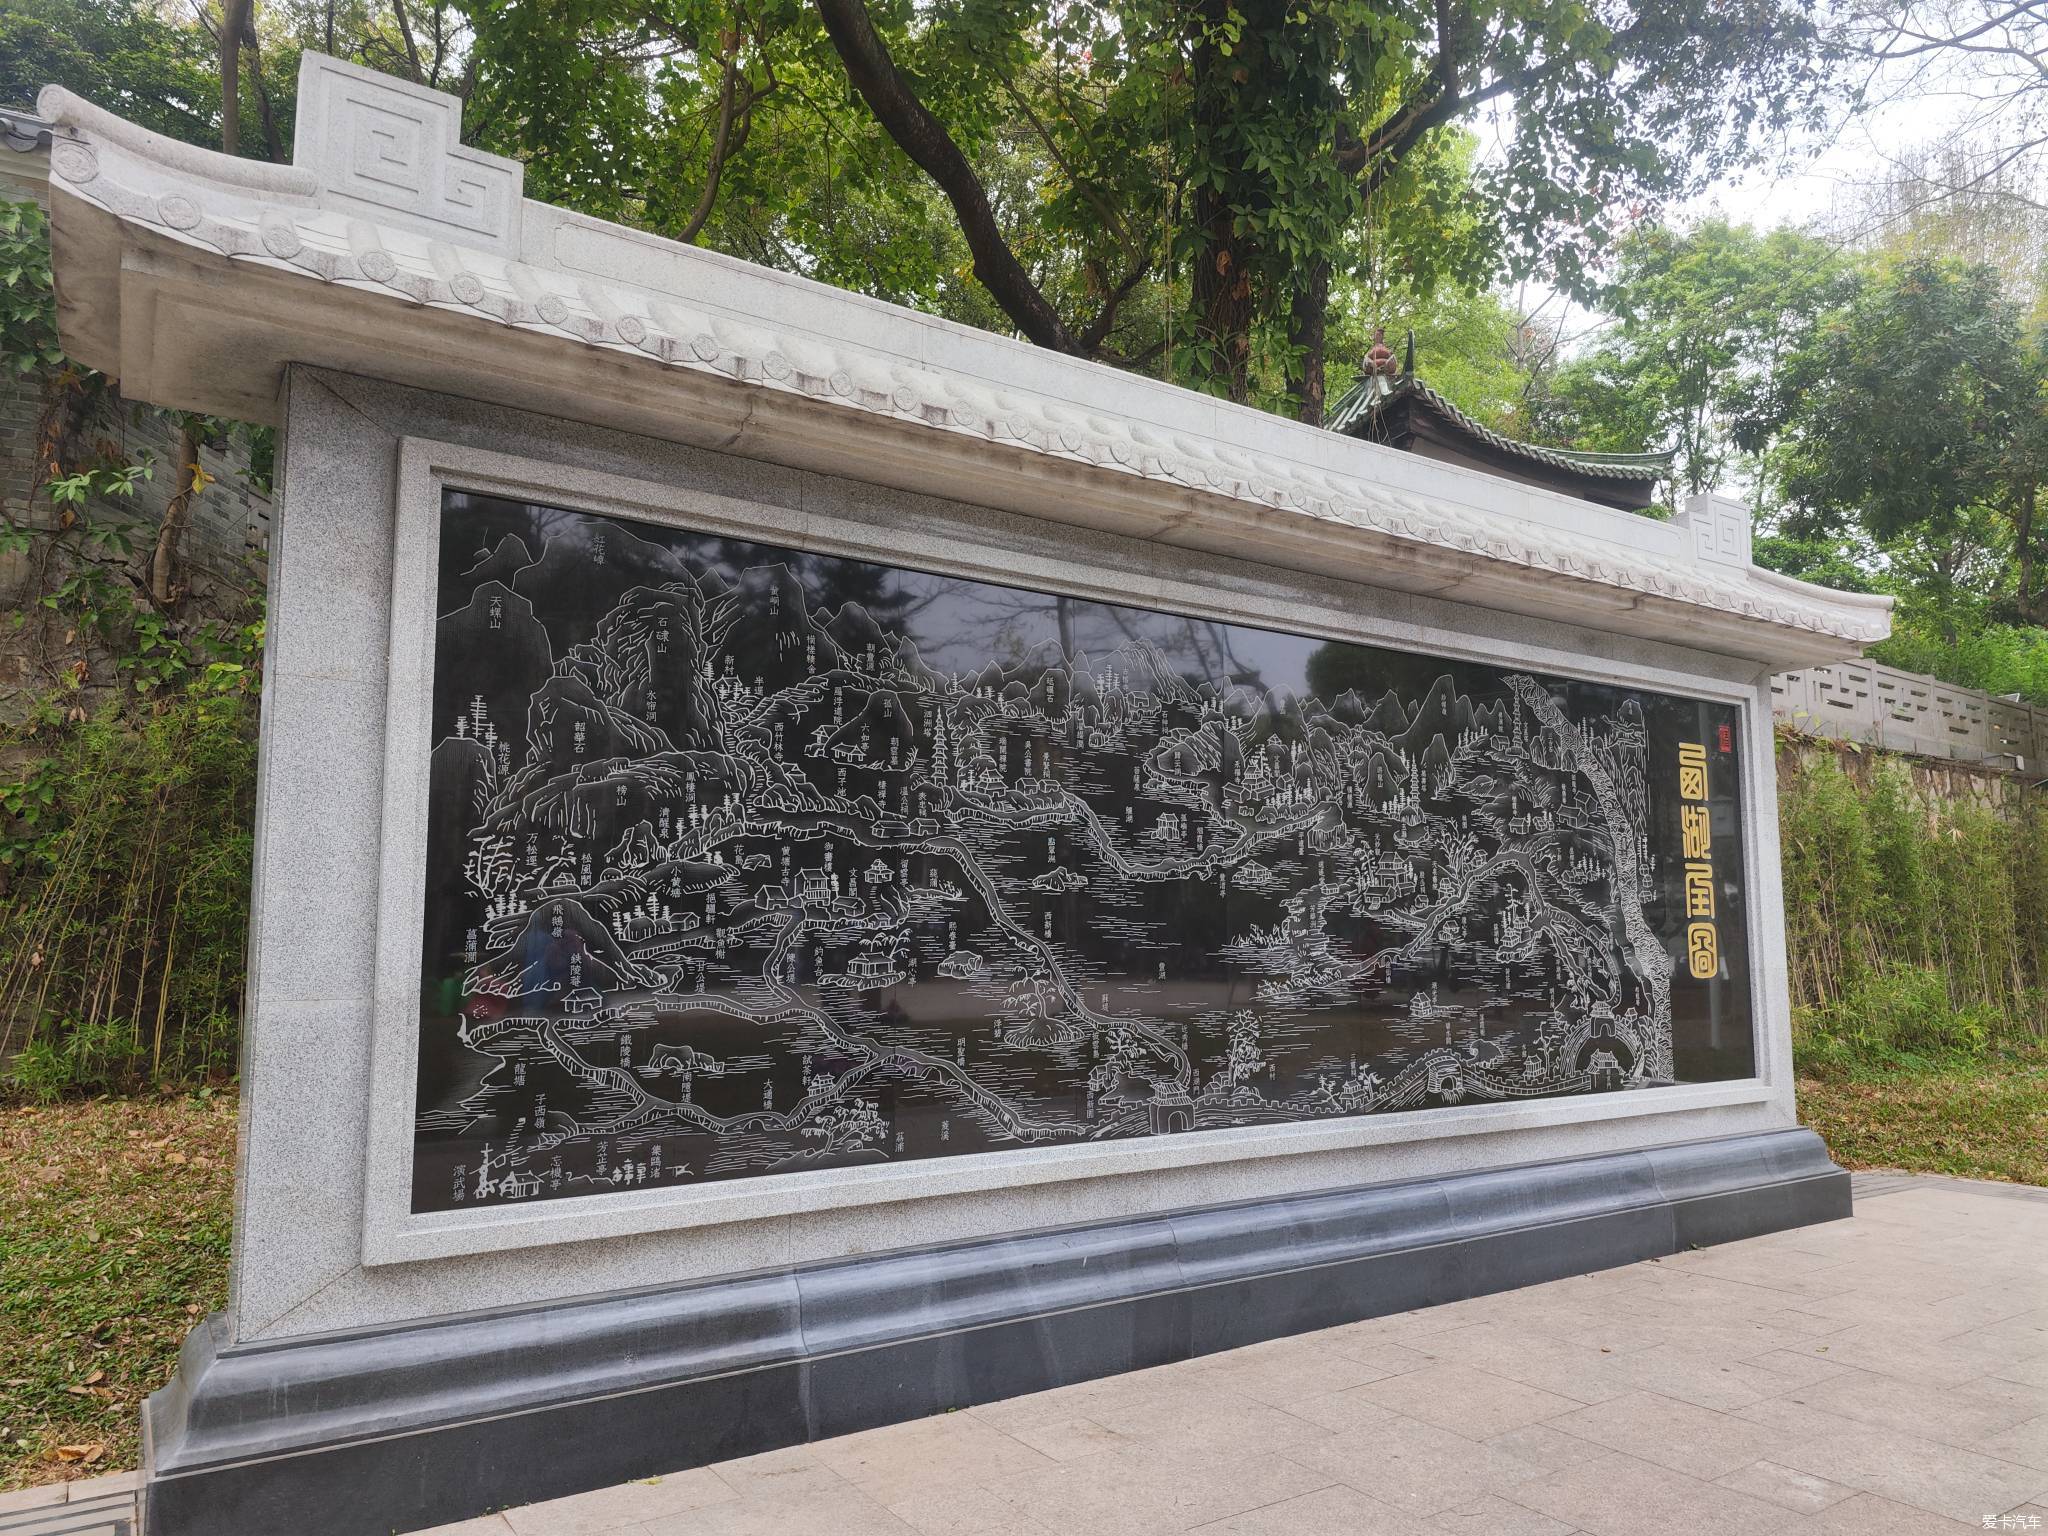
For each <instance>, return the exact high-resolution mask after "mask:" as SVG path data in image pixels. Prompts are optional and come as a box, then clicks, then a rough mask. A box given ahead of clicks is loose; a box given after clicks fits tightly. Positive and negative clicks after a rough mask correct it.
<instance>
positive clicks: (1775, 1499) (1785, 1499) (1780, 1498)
mask: <svg viewBox="0 0 2048 1536" xmlns="http://www.w3.org/2000/svg"><path fill="white" fill-rule="evenodd" d="M1714 1481H1715V1482H1716V1483H1718V1484H1719V1485H1720V1486H1721V1487H1723V1488H1733V1489H1734V1490H1735V1491H1736V1492H1737V1493H1750V1494H1754V1495H1756V1497H1758V1498H1760V1499H1769V1500H1770V1501H1771V1502H1772V1503H1773V1504H1782V1505H1784V1507H1785V1508H1787V1509H1789V1510H1791V1511H1792V1512H1793V1513H1795V1514H1801V1515H1812V1514H1818V1513H1819V1512H1820V1511H1821V1510H1824V1509H1826V1508H1827V1507H1828V1506H1829V1505H1831V1504H1839V1503H1841V1502H1842V1500H1844V1499H1853V1498H1857V1497H1859V1496H1860V1495H1858V1493H1857V1491H1856V1490H1855V1489H1854V1488H1850V1487H1846V1486H1844V1485H1843V1484H1841V1483H1831V1482H1829V1481H1828V1480H1827V1479H1826V1478H1824V1477H1815V1476H1814V1475H1813V1474H1812V1473H1811V1472H1800V1471H1797V1470H1795V1469H1794V1468H1791V1467H1781V1466H1779V1465H1778V1463H1776V1462H1775V1461H1752V1462H1751V1463H1750V1464H1749V1465H1748V1466H1746V1467H1737V1468H1736V1469H1735V1470H1734V1471H1733V1472H1729V1473H1725V1474H1723V1475H1722V1476H1720V1477H1717V1478H1715V1479H1714Z"/></svg>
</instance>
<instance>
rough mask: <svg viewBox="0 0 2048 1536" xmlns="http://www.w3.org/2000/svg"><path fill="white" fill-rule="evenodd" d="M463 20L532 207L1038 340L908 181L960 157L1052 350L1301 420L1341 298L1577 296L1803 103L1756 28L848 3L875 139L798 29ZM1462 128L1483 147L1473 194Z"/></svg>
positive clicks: (1767, 6)
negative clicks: (1478, 133) (859, 30)
mask: <svg viewBox="0 0 2048 1536" xmlns="http://www.w3.org/2000/svg"><path fill="white" fill-rule="evenodd" d="M463 11H464V14H465V15H466V17H467V19H468V20H469V22H470V23H471V25H472V27H473V29H474V41H473V47H472V51H471V64H472V66H473V69H474V82H475V83H474V89H473V92H472V94H471V107H472V111H471V114H470V116H471V118H472V120H473V121H474V122H475V123H476V124H477V132H478V135H479V139H480V141H481V142H483V143H485V144H487V145H488V146H489V147H491V148H494V149H498V150H500V151H503V152H507V153H513V154H517V155H520V156H521V157H522V158H524V159H525V160H526V162H527V165H528V185H529V188H530V189H531V190H532V191H533V192H534V194H535V195H536V196H541V197H546V198H549V199H551V200H554V201H558V202H562V203H566V204H568V205H569V206H572V207H576V208H579V209H581V210H583V211H586V212H589V213H593V214H597V215H599V216H602V217H607V218H615V219H622V220H625V221H627V222H632V223H639V224H643V225H645V226H647V227H649V228H652V229H654V230H657V231H659V232H661V233H665V234H670V235H680V236H682V237H684V238H689V239H698V240H702V241H703V242H704V243H707V244H710V245H713V246H716V247H718V248H721V249H725V250H730V251H733V252H735V253H737V254H741V255H745V256H747V257H749V258H751V259H754V260H761V261H767V262H769V263H771V264H773V265H777V266H783V267H787V268H790V269H792V270H799V271H803V272H805V273H807V274H809V275H812V276H816V277H819V278H822V279H823V280H825V281H827V282H833V283H838V284H840V285H842V286H848V287H853V288H857V289H860V290H862V291H865V292H870V293H878V294H881V295H883V296H885V297H889V298H893V299H897V300H899V301H902V302H907V303H913V304H917V305H920V306H922V307H926V308H931V309H935V310H937V311H939V312H941V313H945V314H948V315H951V316H953V317H954V318H958V319H963V320H966V321H968V322H969V323H973V324H981V325H991V326H996V327H999V328H1007V327H1008V326H1010V325H1013V324H1014V325H1016V326H1018V327H1019V328H1020V329H1022V330H1024V331H1026V332H1027V333H1028V334H1033V335H1034V337H1036V336H1037V335H1038V332H1036V331H1034V330H1033V328H1032V325H1031V324H1030V323H1027V320H1026V319H1025V318H1021V316H1022V314H1023V309H1024V308H1026V307H1028V300H1025V299H1020V297H1019V295H1018V294H1017V293H1015V292H1009V291H1004V290H1003V289H1002V288H1000V287H998V286H991V285H990V271H991V263H990V260H989V259H988V258H989V255H990V252H989V250H987V249H985V248H983V247H975V248H972V249H970V242H969V239H968V238H967V236H966V235H964V234H963V228H962V226H961V224H960V223H959V221H958V219H957V218H956V213H955V209H954V208H953V207H952V206H950V205H949V203H948V200H947V199H946V198H945V197H942V196H940V195H939V194H938V192H937V189H936V187H935V186H934V185H933V183H932V182H930V181H928V180H927V179H926V177H925V175H924V173H923V172H922V171H920V170H918V169H917V167H916V164H915V163H914V162H913V160H912V158H911V155H910V154H909V153H907V152H906V150H907V147H908V146H909V145H910V144H912V143H914V144H915V145H916V146H917V147H918V148H919V149H921V150H927V151H928V150H929V149H930V147H931V146H932V145H933V144H934V143H937V142H939V141H941V140H944V141H950V144H951V145H952V146H954V147H957V149H958V151H959V153H960V155H961V156H962V157H963V158H964V160H965V162H966V163H967V165H968V167H969V168H970V170H971V173H972V178H973V180H974V181H975V182H976V183H978V186H979V190H980V191H981V192H982V193H983V194H985V196H986V200H987V203H988V205H989V208H990V211H991V212H992V214H993V217H994V223H995V226H996V231H997V233H998V234H999V236H1000V242H1001V244H1002V245H1005V246H1007V248H1008V251H1009V252H1010V253H1012V254H1014V256H1015V257H1016V259H1017V262H1018V263H1019V265H1021V267H1022V269H1023V284H1022V286H1023V288H1024V289H1026V290H1035V296H1036V297H1037V298H1038V299H1041V300H1043V302H1044V303H1045V304H1047V305H1049V306H1050V309H1051V311H1052V312H1053V313H1054V314H1055V315H1057V317H1058V322H1057V323H1058V324H1059V325H1060V326H1062V327H1063V328H1064V332H1065V336H1066V338H1067V343H1066V344H1070V345H1071V346H1072V348H1073V349H1074V350H1078V351H1083V352H1087V353H1090V354H1092V355H1098V356H1103V357H1105V358H1108V359H1109V360H1112V361H1119V362H1126V363H1133V364H1147V363H1150V362H1151V360H1152V359H1154V358H1159V357H1162V356H1163V357H1164V359H1165V369H1166V372H1167V373H1168V374H1169V376H1170V377H1173V378H1176V379H1178V380H1181V381H1183V382H1190V383H1194V384H1196V385H1198V386H1200V387H1207V388H1215V389H1218V390H1222V391H1225V392H1228V393H1231V394H1233V395H1235V396H1237V397H1239V398H1249V397H1251V395H1252V394H1253V393H1254V390H1255V383H1254V381H1255V379H1261V378H1263V379H1267V380H1269V379H1270V378H1272V377H1275V376H1277V377H1278V378H1279V379H1281V380H1283V381H1284V382H1285V384H1286V385H1287V386H1289V387H1291V389H1292V390H1293V392H1294V394H1295V395H1296V396H1303V397H1304V398H1305V396H1304V392H1307V394H1313V393H1314V392H1315V390H1316V389H1318V388H1319V387H1320V386H1319V384H1317V385H1311V383H1310V378H1311V376H1313V377H1314V378H1315V379H1316V380H1320V377H1321V366H1322V365H1321V358H1322V351H1323V342H1322V327H1323V324H1324V322H1325V320H1326V318H1327V315H1328V310H1329V303H1328V300H1329V295H1330V294H1331V292H1332V291H1333V284H1334V285H1337V286H1341V284H1342V283H1343V281H1344V279H1345V278H1346V277H1347V276H1355V275H1361V274H1367V273H1368V269H1371V268H1378V269H1380V270H1383V271H1384V270H1390V269H1391V270H1398V271H1401V272H1402V273H1404V274H1406V275H1407V278H1408V280H1409V281H1411V282H1412V283H1413V284H1414V285H1415V286H1416V288H1417V289H1418V290H1420V291H1427V290H1428V289H1429V288H1431V287H1433V286H1434V285H1435V284H1436V283H1437V282H1439V281H1443V280H1449V281H1454V282H1457V283H1459V284H1460V285H1463V286H1466V287H1476V286H1479V285H1480V284H1482V283H1483V281H1484V279H1485V278H1486V277H1487V276H1488V275H1489V274H1491V273H1492V272H1493V271H1495V270H1496V269H1497V268H1498V267H1500V266H1501V265H1502V264H1503V263H1505V264H1506V265H1507V266H1508V267H1509V268H1511V269H1513V270H1518V271H1538V270H1540V271H1542V272H1544V273H1545V274H1547V275H1549V276H1551V277H1553V278H1555V279H1556V280H1557V281H1559V282H1561V283H1562V284H1564V285H1565V286H1567V287H1570V288H1572V289H1574V290H1575V291H1583V290H1584V289H1585V287H1586V280H1585V279H1586V274H1587V272H1588V271H1589V269H1590V264H1591V261H1592V259H1593V257H1594V255H1595V253H1597V252H1598V251H1599V250H1600V249H1602V248H1603V247H1604V246H1605V244H1606V243H1607V242H1608V241H1609V240H1610V239H1611V237H1612V234H1613V230H1614V228H1615V227H1616V222H1617V221H1618V220H1619V219H1620V218H1622V217H1624V216H1628V215H1639V214H1640V212H1641V210H1642V209H1643V208H1644V207H1646V206H1652V205H1655V204H1657V203H1659V202H1661V201H1662V200H1664V199H1666V198H1668V197H1670V196H1672V195H1675V194H1678V193H1681V192H1683V191H1686V190H1689V189H1691V188H1694V187H1696V186H1697V185H1699V184H1700V182H1701V181H1702V179H1703V178H1705V177H1706V176H1709V175H1711V174H1712V173H1713V172H1714V171H1716V170H1718V169H1721V168H1724V167H1725V166H1726V165H1728V164H1729V163H1731V162H1732V161H1733V160H1735V159H1737V158H1740V157H1741V156H1742V155H1744V154H1746V153H1749V152H1750V151H1751V149H1752V148H1753V146H1754V144H1755V143H1756V142H1757V140H1756V139H1755V137H1754V136H1753V133H1752V130H1753V129H1755V128H1757V127H1759V126H1762V125H1765V124H1782V123H1784V122H1786V121H1788V120H1789V119H1791V118H1794V117H1797V116H1799V115H1800V114H1801V113H1802V112H1803V111H1804V110H1805V109H1806V108H1807V107H1808V106H1810V105H1811V103H1812V102H1813V100H1814V98H1815V94H1816V92H1817V90H1818V88H1819V85H1820V76H1819V72H1818V69H1819V59H1818V53H1817V50H1816V47H1815V39H1814V37H1813V34H1812V31H1811V28H1810V27H1809V26H1808V25H1807V22H1806V19H1805V16H1804V12H1803V10H1802V9H1801V8H1800V7H1798V6H1796V5H1791V4H1784V3H1780V0H1755V3H1753V4H1750V5H1749V6H1747V7H1746V8H1745V10H1744V13H1743V14H1742V16H1741V17H1740V18H1738V19H1731V18H1729V17H1727V16H1726V14H1725V11H1724V8H1722V7H1720V6H1718V5H1716V4H1713V3H1710V0H1681V3H1670V0H1660V3H1659V4H1656V5H1637V4H1627V5H1622V6H1620V7H1617V8H1613V9H1612V10H1611V11H1602V12H1600V13H1598V14H1597V15H1596V14H1594V13H1592V12H1589V11H1587V10H1586V9H1585V8H1584V7H1579V6H1567V7H1564V8H1559V7H1556V6H1553V5H1548V4H1531V3H1526V0H1492V3H1489V4H1486V5H1482V6H1481V7H1479V9H1478V10H1477V11H1474V10H1472V9H1471V8H1469V7H1465V8H1460V9H1459V10H1458V11H1457V13H1456V15H1455V17H1450V16H1448V15H1447V13H1445V12H1443V11H1442V9H1441V8H1439V9H1438V11H1436V12H1431V11H1430V10H1428V9H1427V8H1426V7H1401V6H1395V7H1390V6H1387V5H1385V4H1384V3H1379V0H1309V3H1296V0H1284V3H1283V0H1256V3H1253V0H1202V3H1193V4H1183V3H1177V0H1171V3H1170V0H1124V3H1121V4H1118V5H1113V6H1108V5H1103V6H1066V5H1048V4H1045V3H1044V0H964V3H961V4H955V5H947V6H940V7H933V6H928V5H920V4H916V3H914V0H871V3H869V4H867V5H866V7H865V14H866V18H867V19H868V20H869V21H870V22H871V23H872V25H873V27H874V31H875V34H876V36H877V38H878V39H879V41H880V43H881V45H882V46H883V48H885V49H886V51H887V54H888V59H889V61H890V63H891V64H892V65H893V71H894V72H895V73H897V74H899V75H900V77H901V81H902V84H903V85H904V86H905V87H906V89H907V90H908V91H909V92H910V93H911V94H912V95H913V96H914V97H915V102H916V105H917V106H918V107H919V108H921V115H920V116H919V117H918V119H917V125H916V127H915V130H914V131H906V130H903V129H901V128H900V127H899V128H898V129H897V131H896V132H895V133H893V134H892V133H888V132H885V131H884V130H883V128H882V126H881V125H880V123H879V122H878V120H877V118H876V116H875V115H874V114H873V113H872V112H871V111H870V110H869V106H868V102H867V98H866V97H865V96H863V95H862V94H860V93H857V92H856V91H855V90H854V88H853V86H852V84H851V83H850V79H849V74H848V70H847V67H846V64H845V62H844V60H843V59H842V57H841V54H840V52H839V50H838V48H837V47H835V44H834V41H833V38H832V36H831V35H829V34H828V32H827V30H826V27H825V25H824V24H823V22H822V20H821V18H820V16H819V14H818V8H817V7H816V6H814V5H810V4H804V3H801V0H747V3H745V4H739V5H728V4H724V3H718V4H714V3H711V0H583V3H579V4H576V5H562V6H536V5H530V4H523V3H519V0H465V3H464V5H463ZM564 102H573V103H574V104H575V105H574V109H573V110H564V109H563V103H564ZM1482 113H1492V114H1494V118H1493V127H1494V130H1495V132H1496V135H1497V136H1498V137H1499V139H1500V140H1501V142H1502V143H1503V145H1504V147H1505V152H1504V153H1501V154H1495V155H1489V156H1488V157H1487V158H1486V159H1485V161H1484V162H1483V163H1480V164H1475V163H1473V162H1472V161H1471V160H1470V159H1469V158H1461V151H1462V148H1463V146H1464V145H1465V144H1466V143H1467V138H1466V135H1467V133H1468V128H1467V127H1466V126H1462V125H1469V123H1470V122H1471V121H1472V120H1474V119H1475V118H1477V117H1478V116H1479V115H1480V114H1482ZM721 124H724V125H725V127H724V128H721ZM1266 387H1267V388H1268V389H1270V388H1271V386H1270V383H1268V384H1267V385H1266Z"/></svg>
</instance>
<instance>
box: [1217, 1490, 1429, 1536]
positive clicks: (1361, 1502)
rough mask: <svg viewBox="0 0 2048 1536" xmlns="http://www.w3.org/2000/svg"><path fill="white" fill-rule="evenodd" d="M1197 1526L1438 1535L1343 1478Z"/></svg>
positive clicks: (1255, 1531)
mask: <svg viewBox="0 0 2048 1536" xmlns="http://www.w3.org/2000/svg"><path fill="white" fill-rule="evenodd" d="M1194 1530H1195V1532H1196V1533H1197V1536H1436V1532H1435V1531H1433V1530H1431V1529H1430V1528H1429V1527H1428V1526H1426V1525H1422V1524H1420V1523H1418V1522H1417V1521H1415V1520H1413V1519H1411V1518H1410V1517H1408V1516H1407V1515H1404V1514H1402V1513H1401V1512H1400V1511H1399V1510H1395V1509H1391V1508H1389V1507H1388V1506H1387V1505H1385V1504H1382V1503H1380V1502H1378V1501H1377V1500H1375V1499H1369V1498H1367V1497H1366V1496H1365V1495H1364V1494H1362V1493H1360V1492H1359V1491H1358V1490H1357V1489H1356V1488H1350V1487H1346V1486H1345V1485H1344V1484H1342V1483H1339V1484H1335V1485H1333V1486H1331V1487H1328V1488H1318V1489H1316V1490H1315V1491H1314V1492H1312V1493H1304V1494H1300V1495H1297V1496H1296V1497H1294V1498H1291V1499H1282V1500H1281V1501H1280V1502H1279V1503H1277V1504H1266V1505H1262V1506H1261V1507H1260V1508H1258V1509H1248V1510H1246V1511H1245V1512H1244V1513H1243V1514H1241V1515H1231V1516H1230V1517H1229V1518H1227V1519H1223V1520H1215V1521H1211V1522H1210V1523H1209V1524H1207V1525H1198V1526H1196V1527H1194Z"/></svg>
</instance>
